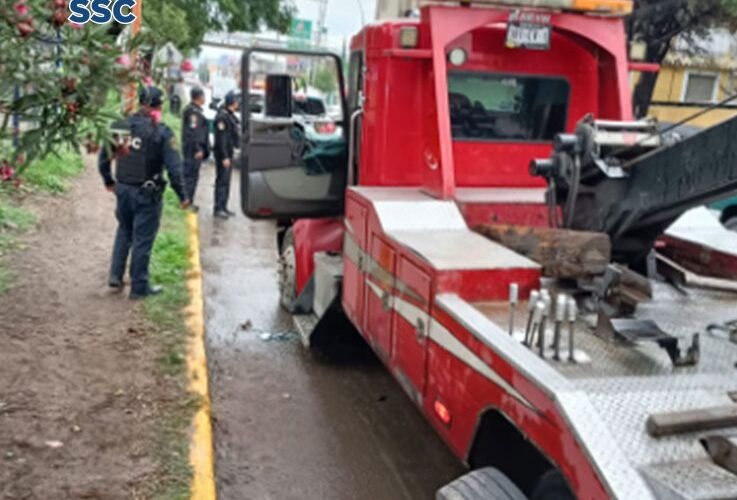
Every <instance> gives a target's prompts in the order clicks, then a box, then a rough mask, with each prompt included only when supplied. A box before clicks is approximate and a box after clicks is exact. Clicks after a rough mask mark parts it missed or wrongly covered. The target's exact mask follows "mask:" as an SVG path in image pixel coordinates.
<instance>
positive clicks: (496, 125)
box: [448, 72, 570, 142]
mask: <svg viewBox="0 0 737 500" xmlns="http://www.w3.org/2000/svg"><path fill="white" fill-rule="evenodd" d="M448 88H449V91H450V99H449V100H450V117H451V118H450V120H451V129H452V132H453V139H457V140H480V141H519V142H534V141H552V140H553V138H554V137H555V135H556V134H558V133H561V132H564V131H565V127H566V118H567V114H568V100H569V95H570V85H569V84H568V82H567V81H566V80H565V79H563V78H553V77H537V76H515V75H500V74H493V73H468V72H451V73H449V74H448Z"/></svg>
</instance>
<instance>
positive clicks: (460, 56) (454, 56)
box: [448, 48, 468, 66]
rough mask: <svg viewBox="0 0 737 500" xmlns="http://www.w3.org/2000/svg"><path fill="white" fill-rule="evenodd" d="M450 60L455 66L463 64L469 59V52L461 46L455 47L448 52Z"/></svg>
mask: <svg viewBox="0 0 737 500" xmlns="http://www.w3.org/2000/svg"><path fill="white" fill-rule="evenodd" d="M448 60H449V61H450V64H452V65H453V66H463V65H464V64H466V61H467V60H468V54H467V53H466V51H465V50H463V49H461V48H458V49H453V50H451V51H450V54H448Z"/></svg>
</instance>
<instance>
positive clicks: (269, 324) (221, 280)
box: [197, 165, 463, 500]
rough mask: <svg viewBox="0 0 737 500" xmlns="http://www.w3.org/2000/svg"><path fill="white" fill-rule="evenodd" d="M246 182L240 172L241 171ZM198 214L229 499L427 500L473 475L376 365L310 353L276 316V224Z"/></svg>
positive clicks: (206, 178)
mask: <svg viewBox="0 0 737 500" xmlns="http://www.w3.org/2000/svg"><path fill="white" fill-rule="evenodd" d="M235 173H236V174H237V172H235ZM202 174H203V177H202V179H201V181H200V187H199V193H198V195H197V202H198V204H199V205H200V206H201V210H200V228H201V229H200V230H201V234H200V236H201V244H202V266H203V270H204V288H205V317H206V325H207V339H208V361H209V368H210V385H211V392H212V402H213V418H214V431H215V432H214V434H215V461H216V466H215V467H216V478H217V486H218V495H219V498H220V499H221V500H236V499H238V500H240V499H244V500H251V499H253V500H262V499H274V500H291V499H300V500H313V499H314V500H333V499H335V500H344V499H356V500H364V499H365V500H369V499H371V500H376V499H382V500H394V499H397V500H399V499H401V500H415V499H416V500H420V499H422V500H426V499H431V498H434V492H435V490H436V489H437V488H438V487H440V486H441V485H443V484H445V483H447V482H449V481H450V480H452V479H454V478H455V477H457V476H458V475H460V474H461V473H462V472H463V469H462V467H461V465H460V464H459V463H458V461H457V460H456V459H455V457H454V456H453V455H452V454H451V453H450V451H449V450H448V449H447V448H446V447H445V445H444V444H443V443H442V441H440V439H439V438H438V437H437V436H436V434H435V432H434V431H433V429H432V428H431V427H430V426H429V424H428V423H427V422H426V421H425V420H424V418H423V417H422V415H421V414H420V413H419V411H418V410H417V409H416V408H415V407H414V406H413V405H412V404H411V403H410V401H409V399H408V398H407V397H405V395H404V393H403V392H402V391H401V389H400V388H399V386H398V385H397V384H396V383H395V381H394V380H393V379H392V378H391V377H390V375H389V374H388V372H386V371H385V369H384V367H383V366H382V365H381V364H380V363H379V362H378V361H376V360H375V359H367V360H365V361H363V362H360V363H357V364H355V365H351V366H347V367H345V366H344V367H336V366H333V365H330V364H327V363H326V362H321V361H318V360H316V359H314V358H313V357H312V356H311V355H310V353H309V352H307V351H305V350H304V349H303V348H302V346H301V344H300V342H299V340H298V339H297V336H296V334H295V333H294V332H293V331H292V326H291V321H290V319H289V317H288V316H287V315H286V314H284V313H283V312H282V311H281V310H280V309H279V305H278V292H277V276H276V259H277V253H276V236H275V230H274V227H273V225H272V224H271V223H268V222H252V221H249V220H248V219H246V218H245V217H243V216H242V215H241V214H240V211H239V210H238V208H239V202H240V196H239V195H238V186H237V183H238V179H237V175H234V178H233V186H232V193H233V194H232V197H231V203H230V205H231V206H230V208H231V210H234V211H236V210H237V211H239V215H238V216H237V217H236V218H235V219H232V220H229V221H220V220H214V219H213V217H212V210H211V207H212V185H213V177H214V175H213V168H212V166H210V165H207V166H204V167H203V173H202Z"/></svg>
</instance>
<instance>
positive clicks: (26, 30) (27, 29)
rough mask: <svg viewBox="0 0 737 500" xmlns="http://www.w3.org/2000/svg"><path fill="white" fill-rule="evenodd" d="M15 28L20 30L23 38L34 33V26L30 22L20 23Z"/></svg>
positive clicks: (19, 32)
mask: <svg viewBox="0 0 737 500" xmlns="http://www.w3.org/2000/svg"><path fill="white" fill-rule="evenodd" d="M15 28H16V29H17V30H18V35H20V37H21V38H26V37H28V36H30V35H31V34H32V33H33V31H34V29H33V25H32V24H31V23H30V22H22V23H18V24H16V25H15Z"/></svg>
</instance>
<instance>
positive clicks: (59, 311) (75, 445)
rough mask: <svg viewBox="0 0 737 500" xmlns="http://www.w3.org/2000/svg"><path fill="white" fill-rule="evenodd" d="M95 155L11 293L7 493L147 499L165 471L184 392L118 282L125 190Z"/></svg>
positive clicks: (0, 489)
mask: <svg viewBox="0 0 737 500" xmlns="http://www.w3.org/2000/svg"><path fill="white" fill-rule="evenodd" d="M90 160H91V159H90V158H87V161H86V164H87V169H86V171H85V172H84V173H83V174H82V175H81V176H80V178H79V179H78V180H77V181H76V182H75V186H74V188H73V189H72V190H71V191H70V192H69V193H67V194H65V195H64V196H60V197H38V198H34V199H33V200H30V201H31V203H30V204H31V207H30V208H31V209H32V210H34V211H35V212H36V213H37V214H38V215H39V220H40V223H39V227H38V228H37V230H35V231H34V232H33V233H32V234H30V235H29V236H27V237H26V238H25V239H24V243H25V244H26V245H27V249H26V250H24V251H22V252H19V253H18V254H17V255H16V256H15V257H14V258H13V260H12V261H11V262H10V268H11V270H12V271H13V272H14V274H15V275H16V276H17V278H16V282H15V284H14V286H13V287H12V289H11V290H10V291H9V292H8V293H7V294H6V295H3V296H0V499H2V500H5V499H43V500H47V499H66V498H75V499H76V498H88V499H95V498H100V499H103V498H104V499H131V498H145V497H148V496H149V495H150V494H151V492H152V491H153V490H154V489H155V488H156V487H157V486H159V482H160V479H161V477H162V475H161V471H160V465H159V463H158V462H157V457H156V450H155V448H156V446H157V437H158V433H159V432H160V429H159V428H158V427H159V425H160V423H161V419H162V418H164V417H165V416H166V415H167V413H168V411H169V410H170V409H171V408H172V407H173V406H175V405H176V404H178V400H180V398H181V397H182V396H183V391H184V389H183V388H182V385H181V382H180V380H179V379H178V378H176V377H167V376H165V375H164V373H163V371H162V370H161V367H160V366H159V365H158V362H157V359H158V358H159V357H160V356H161V355H162V353H161V349H162V348H161V346H160V344H158V343H157V341H156V339H155V329H154V328H152V327H151V326H150V325H149V324H147V322H146V321H145V320H144V319H143V314H142V310H141V309H140V307H141V306H140V305H139V304H134V303H133V302H131V301H129V300H128V298H127V294H126V293H127V290H126V293H124V294H115V293H111V292H110V291H109V290H108V289H107V287H106V278H107V268H108V259H109V253H110V249H111V245H112V241H113V235H114V234H113V233H114V229H115V220H114V216H113V210H114V197H113V195H111V194H110V193H108V192H106V191H105V190H104V189H103V187H102V185H101V182H100V180H99V176H98V174H97V172H96V169H94V168H93V167H92V166H91V165H90V164H91V163H92V162H91V161H90Z"/></svg>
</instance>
